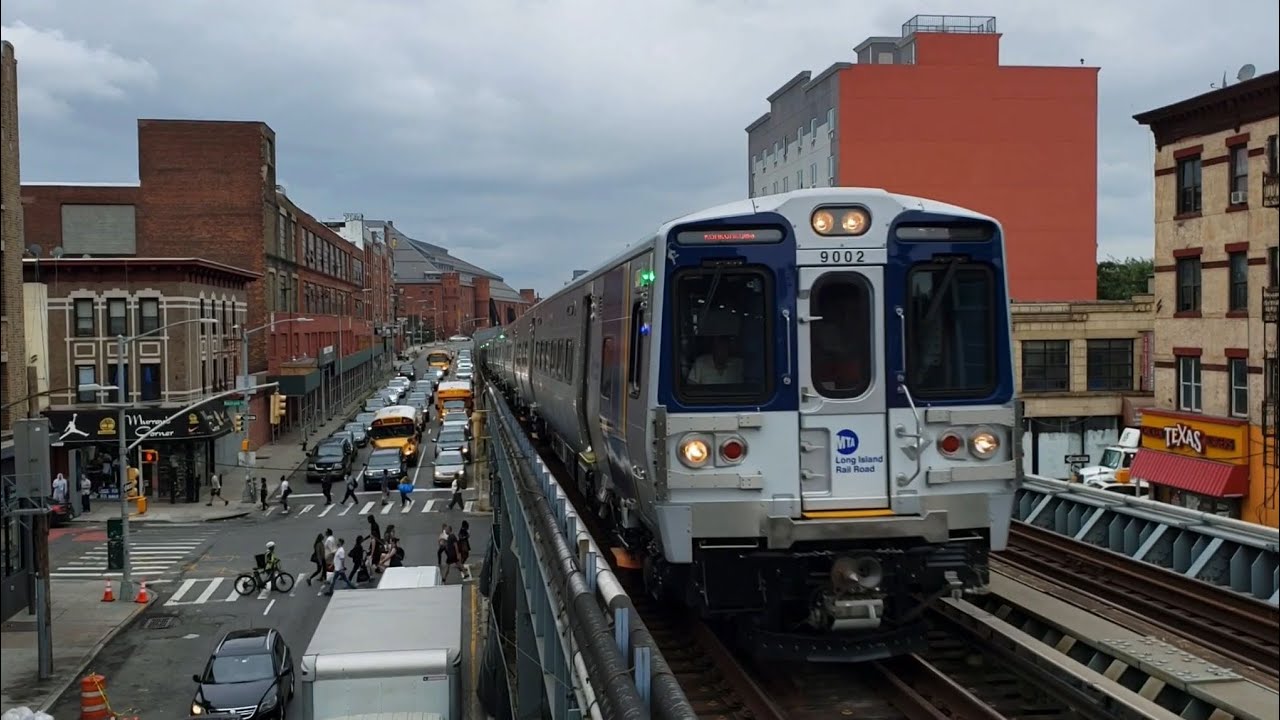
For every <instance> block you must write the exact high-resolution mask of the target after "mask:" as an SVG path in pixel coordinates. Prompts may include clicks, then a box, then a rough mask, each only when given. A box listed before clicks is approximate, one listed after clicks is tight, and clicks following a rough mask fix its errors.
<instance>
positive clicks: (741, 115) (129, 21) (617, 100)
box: [0, 0, 1280, 293]
mask: <svg viewBox="0 0 1280 720" xmlns="http://www.w3.org/2000/svg"><path fill="white" fill-rule="evenodd" d="M919 12H929V13H950V14H957V15H959V14H971V13H976V14H989V15H995V16H996V17H997V18H998V22H999V29H1000V31H1001V32H1002V33H1003V34H1004V37H1003V40H1002V41H1001V42H1002V44H1001V56H1002V58H1001V59H1002V62H1003V63H1005V64H1015V65H1078V64H1079V62H1080V59H1081V58H1083V59H1084V60H1085V62H1086V63H1087V64H1089V65H1096V66H1100V67H1101V68H1102V71H1101V74H1100V79H1099V93H1100V101H1099V118H1098V123H1099V128H1100V137H1101V143H1100V153H1099V162H1098V174H1099V198H1098V202H1099V224H1098V240H1099V245H1100V250H1099V254H1100V255H1101V256H1103V257H1105V256H1108V255H1116V256H1121V257H1123V256H1128V255H1140V256H1147V255H1150V252H1151V251H1150V227H1151V212H1152V211H1151V153H1152V151H1151V140H1150V136H1149V134H1148V132H1147V131H1146V129H1145V128H1141V127H1139V126H1137V125H1136V124H1135V123H1134V122H1133V120H1132V119H1131V116H1132V115H1133V114H1134V113H1135V112H1139V111H1142V110H1147V109H1150V108H1153V107H1158V106H1160V105H1163V104H1166V103H1169V102H1172V101H1175V100H1178V99H1181V98H1183V97H1186V96H1189V95H1192V94H1196V93H1199V92H1203V91H1207V90H1208V89H1209V85H1210V83H1215V82H1220V81H1221V78H1222V75H1223V73H1224V72H1225V73H1227V74H1228V76H1230V77H1234V76H1235V73H1236V70H1237V69H1238V68H1239V67H1240V66H1241V65H1243V64H1244V63H1254V64H1256V65H1257V67H1258V71H1259V73H1262V72H1269V71H1271V70H1274V69H1276V62H1277V60H1276V59H1277V56H1278V55H1280V41H1278V40H1277V37H1278V33H1277V27H1278V25H1280V22H1278V21H1280V10H1277V4H1276V2H1275V0H1215V2H1199V1H1196V0H1159V1H1156V0H1123V1H1122V0H1105V1H1104V0H1096V1H1091V0H1076V1H1075V2H1071V3H1063V2H1048V1H1047V0H984V1H983V2H973V0H970V2H966V3H959V2H952V1H951V0H931V2H930V3H929V4H928V6H922V5H919V4H918V3H912V2H905V1H903V0H858V1H857V2H853V1H852V0H827V2H814V1H810V0H645V1H644V2H621V1H620V0H614V1H613V2H601V1H600V0H595V1H592V0H523V2H508V1H503V0H470V1H469V2H444V1H442V0H437V1H433V2H424V1H422V0H343V1H337V0H291V1H289V2H284V1H274V0H253V1H252V2H249V1H245V0H180V1H177V2H175V1H174V0H5V2H4V3H3V9H2V10H0V21H2V24H3V37H4V38H5V39H7V40H10V41H11V42H13V44H14V45H15V46H16V48H17V53H18V60H19V72H20V80H19V87H20V93H21V95H20V103H21V105H20V110H21V120H22V126H21V130H22V175H23V178H24V179H26V180H32V181H35V180H39V181H97V182H104V181H117V182H132V181H136V179H137V163H136V159H135V158H136V155H135V153H136V125H135V120H136V118H138V117H188V118H220V119H236V120H263V121H266V122H267V123H269V124H270V125H271V126H272V127H273V128H275V131H276V133H277V136H278V150H277V152H278V167H279V178H280V180H281V182H282V183H284V184H286V185H287V186H288V188H289V193H290V195H291V196H292V197H294V198H295V200H297V201H298V202H299V203H300V204H301V205H302V206H303V207H305V208H306V209H307V210H308V211H309V212H311V213H312V214H314V215H316V216H319V217H321V218H329V217H336V216H338V215H339V214H341V213H342V212H344V211H346V212H357V211H358V212H364V213H365V214H366V216H370V217H374V216H376V217H382V218H391V219H394V220H395V221H396V225H397V226H400V227H402V228H404V229H405V230H406V231H407V232H409V233H410V234H411V235H413V236H415V237H418V238H421V239H424V240H429V241H433V242H438V243H441V244H444V245H446V246H448V247H450V248H451V249H453V250H454V251H455V253H456V254H458V255H459V256H460V257H463V258H465V259H467V260H470V261H472V262H475V263H478V264H480V265H482V266H485V267H488V268H490V269H492V270H494V271H496V272H498V273H500V274H502V275H504V276H505V277H506V278H507V280H508V282H510V284H512V285H514V286H516V287H529V286H533V287H537V288H538V289H539V290H540V291H541V292H543V293H546V292H548V291H551V290H554V289H555V288H557V287H559V286H561V285H562V284H563V282H564V280H565V279H567V278H568V276H569V272H570V270H571V269H572V268H575V267H589V266H591V265H594V264H595V263H596V262H598V261H600V260H602V259H604V258H605V257H607V256H608V255H610V254H612V253H614V252H616V251H618V250H619V249H621V248H622V247H623V246H624V245H625V244H626V243H628V242H631V241H633V240H636V239H638V238H640V237H641V236H643V235H644V234H645V233H646V232H648V231H649V230H651V229H652V228H653V227H655V226H656V225H657V224H658V223H660V222H662V221H664V220H666V219H669V218H671V217H674V216H677V215H679V214H682V213H684V212H686V211H689V210H694V209H698V208H701V207H705V206H710V205H714V204H717V203H720V202H724V201H728V200H733V199H737V198H740V197H742V196H743V195H744V193H745V188H746V178H745V177H744V174H745V166H746V162H745V160H746V158H745V155H746V133H745V132H744V130H743V128H744V127H746V125H747V124H748V123H749V122H751V121H752V120H754V119H755V118H756V117H758V116H759V115H760V114H761V113H763V112H764V111H766V110H767V109H768V103H767V101H766V97H767V96H768V95H769V94H770V93H772V92H773V91H774V90H775V89H777V88H778V87H779V86H780V85H781V84H782V83H783V82H785V81H786V80H787V79H789V78H790V77H791V76H793V75H794V74H795V73H796V72H798V71H799V70H802V69H810V70H813V71H815V72H818V71H821V70H822V69H824V68H826V67H827V66H829V65H830V64H831V63H832V62H835V61H840V60H845V61H849V60H852V59H853V58H852V47H853V46H854V45H855V44H857V43H858V42H860V41H861V40H863V39H864V38H865V37H867V36H868V35H896V34H897V33H898V32H899V28H900V26H901V25H902V23H903V22H904V21H906V20H907V19H908V18H910V17H911V16H913V15H915V14H917V13H919ZM944 199H945V198H944Z"/></svg>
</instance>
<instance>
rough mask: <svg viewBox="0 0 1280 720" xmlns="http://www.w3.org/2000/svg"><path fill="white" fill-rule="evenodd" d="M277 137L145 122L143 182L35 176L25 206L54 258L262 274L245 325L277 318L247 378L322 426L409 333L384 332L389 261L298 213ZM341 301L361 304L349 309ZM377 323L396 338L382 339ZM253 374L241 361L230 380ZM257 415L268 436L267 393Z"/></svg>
mask: <svg viewBox="0 0 1280 720" xmlns="http://www.w3.org/2000/svg"><path fill="white" fill-rule="evenodd" d="M275 145H276V136H275V132H274V131H273V130H272V129H271V128H270V127H269V126H268V125H267V124H265V123H261V122H233V121H202V120H151V119H141V120H139V121H138V183H136V184H131V185H126V186H105V185H93V184H88V183H81V184H57V185H52V184H36V183H26V184H24V185H23V186H22V202H23V206H24V209H25V212H26V223H27V235H28V242H29V243H31V242H34V243H39V244H40V245H41V246H42V247H43V248H45V253H46V254H48V253H50V252H51V251H52V250H53V249H54V248H61V250H62V252H63V253H64V254H65V255H66V256H69V257H74V256H80V255H85V254H87V255H91V256H93V257H131V256H132V257H169V258H181V257H189V256H191V255H193V254H194V255H198V256H199V257H200V258H202V259H204V260H208V261H210V262H213V263H218V264H222V265H226V266H230V267H233V268H239V269H242V270H245V271H248V272H250V273H253V274H255V275H256V276H257V279H255V280H254V281H252V282H250V283H249V285H248V287H247V291H246V301H247V306H248V314H247V315H248V316H247V321H246V322H245V326H247V329H250V330H251V331H253V330H254V329H256V328H260V327H262V326H264V325H268V324H271V323H275V324H274V325H272V326H271V327H270V328H267V329H265V330H262V331H256V332H252V334H251V335H250V337H249V372H250V373H252V374H254V375H255V376H256V379H257V381H258V382H261V381H263V378H264V377H266V378H269V379H270V380H272V381H276V382H279V383H281V385H280V389H281V391H282V392H284V393H285V394H286V395H288V396H289V412H288V415H287V418H286V422H287V423H294V422H298V421H299V420H300V419H305V420H306V421H307V422H311V421H313V420H315V419H317V418H320V416H322V415H330V414H332V413H333V412H334V410H335V408H336V406H337V404H338V399H339V398H340V397H341V396H342V395H343V394H344V393H349V392H351V391H353V390H354V388H355V387H357V386H358V385H359V383H360V381H361V380H362V379H364V378H367V377H369V376H370V374H371V372H372V366H374V365H378V364H383V363H385V362H387V361H388V360H389V355H390V352H391V351H393V350H394V349H395V344H394V343H395V342H396V341H398V339H399V336H398V335H396V334H394V332H391V331H389V330H382V329H381V328H382V327H383V325H386V326H388V327H389V326H390V325H391V324H392V318H393V317H394V316H393V315H391V314H390V313H388V312H387V308H386V304H385V303H382V304H379V300H378V299H379V298H382V297H389V296H390V295H391V290H390V285H389V284H387V283H388V280H389V278H390V275H391V271H390V262H391V258H390V254H389V253H383V254H381V255H379V254H378V253H377V251H376V250H375V251H373V252H372V253H371V251H370V249H369V248H368V247H367V246H366V247H364V248H358V249H356V250H355V251H354V252H353V250H352V248H351V247H350V243H348V242H347V241H345V240H344V239H343V238H341V237H339V236H338V235H337V234H335V233H333V232H332V231H331V230H330V229H329V228H327V227H326V226H324V224H322V223H319V222H317V221H316V220H315V219H314V218H313V217H312V216H311V215H309V214H307V213H306V212H304V211H302V210H301V209H300V208H298V207H297V205H296V204H295V203H293V202H292V201H291V200H290V199H289V198H288V197H287V195H286V193H285V191H284V189H283V188H280V187H279V186H278V185H277V183H276V161H277V160H276V149H275ZM193 248H194V249H196V251H195V252H193ZM308 248H310V249H311V251H312V255H311V256H310V257H308V254H307V251H308ZM370 254H372V255H373V256H374V258H377V259H374V260H370ZM370 266H374V270H373V271H372V272H370V271H367V268H369V267H370ZM358 277H362V278H363V280H357V278H358ZM362 281H363V282H368V283H369V284H368V285H361V284H360V283H361V282H362ZM365 287H368V288H369V290H368V292H367V293H366V292H364V288H365ZM307 288H311V296H310V297H311V298H312V299H311V300H310V304H308V302H309V301H308V295H306V290H307ZM365 295H368V296H369V297H370V298H373V300H371V301H369V302H366V301H365V300H364V299H363V297H364V296H365ZM357 296H359V298H357ZM326 298H327V299H326ZM343 308H348V309H350V310H351V311H352V312H351V313H350V314H347V315H345V316H344V315H343V310H342V309H343ZM361 311H362V312H364V314H365V316H364V317H360V316H359V314H358V313H359V312H361ZM302 317H307V318H310V321H309V322H307V321H299V319H300V318H302ZM339 318H342V320H341V322H340V320H339ZM375 330H376V331H378V332H380V333H381V332H385V335H386V340H385V341H381V342H375V341H372V340H371V338H372V337H373V333H374V332H375ZM340 333H341V340H340V339H339V334H340ZM380 337H381V336H380ZM339 352H341V356H340V355H339ZM235 356H236V357H237V358H238V352H237V353H236V355H235ZM237 364H238V363H237ZM241 372H242V371H241V369H240V368H238V367H237V368H234V369H233V371H232V373H233V375H232V376H233V377H234V376H235V375H239V374H241ZM248 412H249V413H251V414H253V415H256V416H257V417H258V418H262V420H260V421H258V422H255V423H252V425H251V442H252V444H253V445H254V446H257V445H259V444H262V443H264V442H267V441H268V440H269V439H270V437H271V431H270V427H269V426H268V424H267V422H266V421H265V419H266V418H267V417H268V416H269V411H268V406H267V401H266V397H265V396H264V395H261V394H259V395H258V396H257V397H255V398H254V401H253V403H252V404H251V405H250V407H249V409H248Z"/></svg>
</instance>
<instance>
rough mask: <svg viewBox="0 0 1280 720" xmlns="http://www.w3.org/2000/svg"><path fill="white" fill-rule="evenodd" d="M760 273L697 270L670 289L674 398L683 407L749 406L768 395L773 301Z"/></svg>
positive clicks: (765, 278)
mask: <svg viewBox="0 0 1280 720" xmlns="http://www.w3.org/2000/svg"><path fill="white" fill-rule="evenodd" d="M771 285H772V283H771V276H770V275H769V274H768V273H767V272H766V271H764V270H761V269H756V268H750V267H745V268H744V267H737V268H698V269H691V270H686V271H683V272H681V273H680V274H679V275H677V276H676V279H675V282H674V283H673V285H672V295H673V298H672V299H673V301H674V306H675V314H674V318H675V329H674V332H673V335H672V341H673V343H674V351H675V358H676V363H677V365H676V368H675V372H676V392H677V395H678V396H679V397H680V399H681V401H682V402H686V403H689V404H704V405H719V404H728V403H740V404H754V403H759V402H763V401H765V400H767V399H768V398H769V396H770V395H771V394H772V392H773V377H772V372H771V367H772V363H773V342H772V334H771V325H772V318H773V313H774V310H773V304H774V303H773V299H772V294H771V292H772V291H771Z"/></svg>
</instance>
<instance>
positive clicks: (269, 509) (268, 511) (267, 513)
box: [262, 505, 276, 517]
mask: <svg viewBox="0 0 1280 720" xmlns="http://www.w3.org/2000/svg"><path fill="white" fill-rule="evenodd" d="M275 511H276V506H275V505H272V506H271V507H269V508H267V511H266V512H264V513H262V516H263V517H267V516H268V515H270V514H271V513H273V512H275Z"/></svg>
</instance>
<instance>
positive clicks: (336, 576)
mask: <svg viewBox="0 0 1280 720" xmlns="http://www.w3.org/2000/svg"><path fill="white" fill-rule="evenodd" d="M339 580H341V581H342V582H344V583H346V584H347V589H349V590H355V589H356V586H355V585H353V584H351V580H350V579H348V578H347V549H346V548H345V547H343V541H342V540H341V539H339V540H338V547H337V549H336V550H335V551H334V553H333V581H332V582H330V583H329V592H330V593H332V592H333V591H334V590H336V589H337V588H338V581H339Z"/></svg>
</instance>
